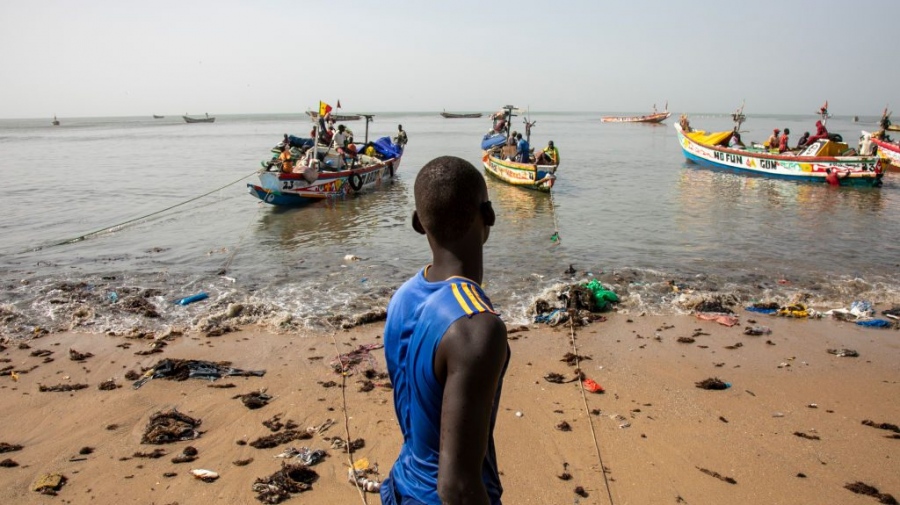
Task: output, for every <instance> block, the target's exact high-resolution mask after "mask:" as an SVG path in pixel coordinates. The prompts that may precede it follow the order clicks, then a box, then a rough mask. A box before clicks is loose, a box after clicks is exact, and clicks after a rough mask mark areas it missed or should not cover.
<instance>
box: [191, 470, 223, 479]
mask: <svg viewBox="0 0 900 505" xmlns="http://www.w3.org/2000/svg"><path fill="white" fill-rule="evenodd" d="M191 475H193V476H194V478H195V479H199V480H202V481H203V482H212V481H214V480H216V479H218V478H219V474H218V473H216V472H214V471H212V470H205V469H203V468H196V469H194V470H191Z"/></svg>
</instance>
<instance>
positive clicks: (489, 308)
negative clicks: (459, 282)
mask: <svg viewBox="0 0 900 505" xmlns="http://www.w3.org/2000/svg"><path fill="white" fill-rule="evenodd" d="M470 288H471V286H470ZM472 294H473V295H474V296H475V299H476V300H478V302H479V303H481V304H482V305H484V310H486V311H488V312H490V313H491V314H496V313H497V311H495V310H494V307H492V306H491V304H490V303H488V302H486V301H484V298H482V297H481V293H479V292H478V290H477V289H474V288H472Z"/></svg>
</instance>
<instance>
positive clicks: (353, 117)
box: [306, 110, 362, 121]
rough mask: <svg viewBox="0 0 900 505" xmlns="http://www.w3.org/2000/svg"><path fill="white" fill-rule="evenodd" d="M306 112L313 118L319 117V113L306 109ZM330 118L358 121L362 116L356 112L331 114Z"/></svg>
mask: <svg viewBox="0 0 900 505" xmlns="http://www.w3.org/2000/svg"><path fill="white" fill-rule="evenodd" d="M306 113H307V114H309V117H311V118H313V119H317V118H318V117H319V113H318V112H315V111H311V110H308V111H306ZM331 119H333V120H335V121H359V120H360V119H362V116H360V115H357V114H344V115H341V114H332V115H331Z"/></svg>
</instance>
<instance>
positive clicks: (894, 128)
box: [887, 124, 900, 132]
mask: <svg viewBox="0 0 900 505" xmlns="http://www.w3.org/2000/svg"><path fill="white" fill-rule="evenodd" d="M887 129H888V130H890V131H892V132H900V124H892V125H890V126H888V127H887Z"/></svg>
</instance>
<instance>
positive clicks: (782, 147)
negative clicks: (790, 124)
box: [778, 128, 791, 153]
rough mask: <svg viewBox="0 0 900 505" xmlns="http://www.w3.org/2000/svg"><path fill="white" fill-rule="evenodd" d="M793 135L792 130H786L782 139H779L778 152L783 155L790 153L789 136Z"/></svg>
mask: <svg viewBox="0 0 900 505" xmlns="http://www.w3.org/2000/svg"><path fill="white" fill-rule="evenodd" d="M790 134H791V129H790V128H785V129H784V133H782V134H781V137H778V152H779V153H783V152H785V151H789V150H790V148H789V147H788V136H789V135H790Z"/></svg>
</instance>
